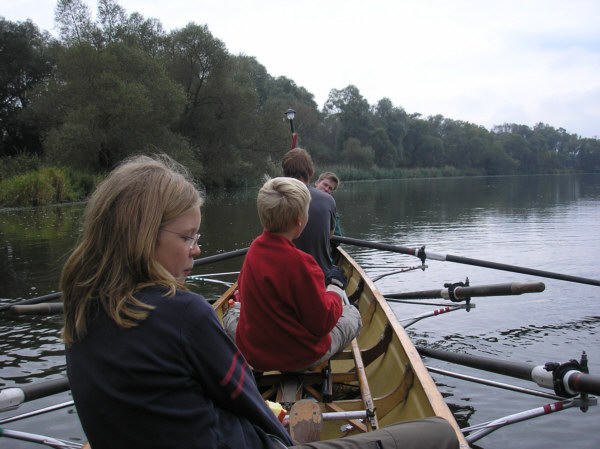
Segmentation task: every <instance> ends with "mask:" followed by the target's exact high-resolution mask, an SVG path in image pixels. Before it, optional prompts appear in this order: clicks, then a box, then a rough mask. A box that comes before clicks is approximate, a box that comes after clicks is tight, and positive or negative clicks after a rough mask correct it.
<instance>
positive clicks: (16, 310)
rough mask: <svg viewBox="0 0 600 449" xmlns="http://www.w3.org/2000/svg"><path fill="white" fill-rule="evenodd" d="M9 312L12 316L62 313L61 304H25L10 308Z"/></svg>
mask: <svg viewBox="0 0 600 449" xmlns="http://www.w3.org/2000/svg"><path fill="white" fill-rule="evenodd" d="M9 311H10V313H11V314H13V315H57V314H59V313H62V312H63V304H62V302H44V303H42V304H27V305H24V306H12V307H11V308H10V309H9Z"/></svg>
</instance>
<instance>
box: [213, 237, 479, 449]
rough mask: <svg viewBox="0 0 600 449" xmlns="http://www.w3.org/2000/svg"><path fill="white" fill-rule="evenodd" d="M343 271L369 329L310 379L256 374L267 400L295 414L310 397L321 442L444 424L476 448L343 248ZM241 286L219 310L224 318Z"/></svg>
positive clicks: (351, 296) (300, 375)
mask: <svg viewBox="0 0 600 449" xmlns="http://www.w3.org/2000/svg"><path fill="white" fill-rule="evenodd" d="M335 258H336V259H335V263H336V265H338V266H339V267H340V268H342V269H343V270H344V272H345V273H346V275H347V277H348V286H347V288H346V293H347V295H348V297H349V299H350V300H351V301H352V302H354V303H355V304H356V305H357V306H358V308H359V310H360V313H361V316H362V321H363V328H362V330H361V332H360V334H359V335H358V337H357V338H355V339H354V340H353V342H352V343H351V345H350V346H349V347H348V348H346V349H345V350H344V351H343V352H342V353H340V354H338V355H336V356H334V358H333V359H332V360H330V361H329V362H328V363H326V364H325V365H324V366H320V367H317V369H314V370H312V371H307V372H305V373H280V372H261V373H255V374H256V380H257V384H258V386H259V388H260V390H261V392H262V394H263V397H264V399H265V400H269V401H273V402H276V403H279V404H281V405H282V406H283V407H284V409H287V410H289V409H290V408H291V407H293V406H294V404H295V403H296V402H298V401H301V400H303V399H304V398H306V397H310V398H312V399H316V400H317V402H318V404H319V408H320V411H321V414H322V416H323V421H322V428H321V433H320V436H319V438H320V439H321V440H326V439H333V438H340V437H345V436H348V435H355V434H360V433H363V432H369V431H373V430H376V429H378V428H382V427H385V426H389V425H391V424H395V423H400V422H405V421H410V420H417V419H423V418H429V417H434V416H439V417H442V418H444V419H445V420H446V421H448V422H449V423H450V424H451V426H452V427H453V428H454V430H455V432H456V435H457V438H458V440H459V442H460V447H461V448H467V447H468V444H467V442H466V440H465V438H464V436H463V434H462V432H461V431H460V428H459V426H458V424H457V422H456V420H455V418H454V417H453V415H452V413H451V412H450V409H449V408H448V406H447V405H446V403H445V402H444V399H443V398H442V395H441V393H440V391H439V390H438V388H437V386H436V385H435V383H434V381H433V379H432V378H431V376H430V375H429V373H428V371H427V369H426V368H425V366H424V364H423V362H422V361H421V358H420V356H419V353H418V352H417V349H416V348H415V346H414V345H413V343H412V342H411V340H410V339H409V337H408V335H407V333H406V332H405V330H404V328H403V327H402V326H401V325H400V323H399V322H398V320H397V318H396V316H395V314H394V312H393V311H392V309H391V308H390V307H389V305H388V304H387V302H386V301H385V299H384V298H383V296H382V295H381V293H380V292H379V291H378V290H377V288H376V287H375V284H374V283H373V282H372V281H371V279H369V277H368V276H367V275H366V273H365V272H364V271H363V269H362V268H361V267H360V266H359V265H358V264H357V263H356V262H355V261H354V260H353V259H352V258H351V257H350V256H349V255H348V253H346V252H345V251H344V250H343V249H341V248H338V250H337V251H336V255H335ZM236 288H237V286H236V285H233V286H232V287H230V288H229V289H228V290H227V291H226V292H225V293H224V294H223V295H222V296H221V297H220V298H219V299H218V300H217V301H216V302H215V303H214V308H215V311H216V313H217V315H218V316H219V317H220V318H222V317H223V315H224V314H225V313H226V312H227V310H228V308H229V307H231V305H230V303H231V301H230V300H231V299H233V296H234V292H235V290H236Z"/></svg>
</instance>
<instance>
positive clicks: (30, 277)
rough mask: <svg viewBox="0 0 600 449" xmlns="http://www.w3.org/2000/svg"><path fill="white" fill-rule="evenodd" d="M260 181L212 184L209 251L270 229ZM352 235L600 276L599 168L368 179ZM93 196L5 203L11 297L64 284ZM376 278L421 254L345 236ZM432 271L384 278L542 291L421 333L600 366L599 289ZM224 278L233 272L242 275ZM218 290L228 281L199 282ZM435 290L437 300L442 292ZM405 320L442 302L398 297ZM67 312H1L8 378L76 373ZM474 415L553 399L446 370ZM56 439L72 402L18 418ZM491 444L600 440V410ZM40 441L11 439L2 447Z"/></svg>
mask: <svg viewBox="0 0 600 449" xmlns="http://www.w3.org/2000/svg"><path fill="white" fill-rule="evenodd" d="M255 195H256V192H255V191H252V190H249V191H242V192H236V193H228V194H223V195H216V196H212V197H210V198H209V199H208V201H207V203H206V206H205V207H204V209H203V221H202V226H201V229H200V232H201V234H202V238H201V243H202V250H203V256H210V255H213V254H216V253H219V252H225V251H231V250H234V249H239V248H245V247H247V246H248V245H249V244H250V242H251V241H252V239H253V238H254V237H255V236H256V235H258V233H259V232H260V224H259V221H258V218H257V215H256V209H255ZM335 198H336V201H337V204H338V210H339V212H340V214H341V224H342V231H343V233H344V235H345V236H348V237H354V238H359V239H364V240H371V241H377V242H384V243H390V244H395V245H400V246H404V247H421V246H423V245H425V246H426V249H427V250H428V251H430V252H434V253H438V254H452V255H457V256H465V257H471V258H476V259H483V260H489V261H494V262H501V263H506V264H511V265H518V266H524V267H530V268H536V269H541V270H547V271H555V272H559V273H565V274H571V275H575V276H582V277H588V278H594V279H599V278H600V270H599V269H598V255H599V254H600V176H599V175H584V176H570V175H569V176H539V177H493V178H462V179H426V180H405V181H377V182H356V183H345V184H342V186H341V187H340V189H338V191H337V192H336V193H335ZM82 207H83V206H82V205H81V204H76V205H69V206H55V207H47V208H35V209H18V210H14V209H13V210H2V211H0V286H1V287H2V292H1V293H0V297H2V298H6V299H4V300H2V302H10V301H14V300H17V299H24V298H30V297H34V296H39V295H43V294H46V293H50V292H53V291H56V289H57V280H58V277H59V274H60V268H61V266H62V264H63V263H64V260H65V256H66V255H67V254H68V252H69V250H70V249H71V248H72V247H73V245H74V244H75V241H76V238H77V235H78V232H79V229H80V226H81V214H82ZM345 249H346V250H347V251H348V252H349V253H350V254H351V255H352V256H353V257H354V258H355V259H356V260H357V261H358V262H359V263H360V264H361V265H362V266H363V267H364V268H365V269H366V271H367V272H368V273H369V274H370V275H371V277H373V278H376V277H377V276H380V275H383V274H387V273H390V272H393V271H397V270H398V269H400V268H401V267H410V266H415V265H418V264H420V261H419V259H416V258H414V257H410V256H404V255H400V254H396V253H386V252H381V251H377V250H370V249H364V248H359V247H352V246H345ZM241 262H242V259H232V260H229V261H225V262H221V263H218V264H214V265H211V266H205V267H200V268H198V269H197V273H195V274H209V273H227V272H230V271H237V270H239V267H240V265H241ZM426 264H427V266H428V267H427V269H426V270H425V271H422V270H420V269H419V270H415V271H411V272H408V273H403V274H393V275H389V276H385V277H383V278H381V279H380V280H379V281H377V286H378V287H379V289H380V290H381V292H382V293H384V294H385V293H399V292H405V291H418V290H431V289H441V288H442V287H443V284H444V283H446V282H459V281H465V279H466V278H468V279H469V281H470V283H471V285H484V284H493V283H504V282H538V281H543V282H544V283H545V285H546V289H545V291H544V292H542V293H535V294H527V295H521V296H506V297H493V298H475V299H473V301H472V303H474V304H475V308H474V309H472V310H471V311H470V312H466V311H464V310H461V311H456V312H452V313H449V314H446V315H441V316H438V317H435V318H428V319H425V320H422V321H419V322H417V323H416V324H414V325H412V326H410V327H409V328H408V329H407V330H408V331H409V334H410V335H411V336H412V337H413V339H414V341H415V342H416V343H418V344H422V345H430V346H433V347H438V348H444V349H450V350H452V351H459V352H469V353H472V354H478V355H483V356H486V357H495V358H499V359H505V360H511V361H516V362H524V363H528V364H532V365H533V364H536V365H537V364H544V363H546V362H548V361H556V362H566V361H568V360H569V359H579V358H580V356H581V353H582V351H586V352H587V354H588V357H589V367H590V372H591V373H592V374H595V375H600V334H599V329H600V287H595V286H589V285H582V284H576V283H571V282H565V281H557V280H552V279H543V278H537V277H534V276H528V275H522V274H517V273H510V272H505V271H497V270H490V269H485V268H479V267H473V266H468V265H462V264H456V263H452V262H440V261H435V260H428V261H427V262H426ZM218 279H220V280H224V281H233V280H234V279H235V275H223V276H219V277H218ZM192 288H193V289H194V290H196V291H198V292H200V293H202V294H204V295H205V296H206V297H207V298H214V297H217V296H218V295H219V294H220V293H222V292H223V290H224V287H223V286H222V285H218V284H214V283H204V282H202V283H196V284H194V285H193V287H192ZM434 302H435V301H434ZM391 304H392V308H393V309H394V311H395V313H396V314H397V315H398V317H399V319H401V320H403V319H407V318H410V317H413V316H415V315H418V314H421V313H424V312H428V311H431V310H434V309H436V308H439V307H437V306H431V305H404V304H398V303H391ZM60 327H61V319H60V318H59V317H56V316H54V317H12V316H8V315H6V314H0V335H1V338H0V387H6V386H13V385H19V384H24V383H29V382H35V381H40V380H46V379H52V378H57V377H60V376H62V375H64V372H65V365H64V351H63V347H62V344H61V342H60V339H59V333H60ZM425 363H426V365H428V366H431V367H437V368H441V369H445V370H448V371H455V372H459V373H464V374H469V375H472V376H476V377H485V378H488V379H492V380H496V381H499V382H506V383H511V384H514V385H519V386H524V387H529V388H538V387H537V386H535V384H533V383H531V382H526V381H520V380H517V379H511V378H507V377H504V376H500V375H495V374H491V373H485V372H482V371H478V370H474V369H470V368H466V367H456V366H452V365H450V364H448V363H446V362H442V361H436V360H432V359H426V360H425ZM433 378H434V379H435V381H436V383H437V384H438V386H439V388H440V390H441V391H442V393H443V395H444V396H445V397H446V400H447V402H448V404H449V405H450V407H451V409H452V410H453V412H454V413H455V415H456V416H457V419H458V421H459V423H460V424H461V426H463V427H465V426H469V425H474V424H478V423H481V422H486V421H489V420H492V419H495V418H499V417H502V416H505V415H508V414H512V413H516V412H520V411H523V410H527V409H531V408H535V407H540V406H542V405H544V404H546V403H548V402H552V401H551V400H547V399H542V398H537V397H533V396H525V395H523V394H520V393H514V392H509V391H506V390H500V389H494V388H490V387H486V386H482V385H478V384H473V383H468V382H466V381H462V380H457V379H454V378H451V377H447V376H441V375H438V374H434V375H433ZM68 400H70V396H69V395H68V393H64V394H61V395H57V396H53V397H51V398H45V399H42V400H38V401H34V402H31V403H26V404H23V405H22V406H21V407H20V408H19V409H18V410H13V411H9V412H4V413H1V414H0V420H1V419H3V418H5V417H7V416H12V415H16V414H19V413H23V412H25V411H29V410H35V409H38V408H41V407H44V406H48V405H54V404H57V403H59V402H64V401H68ZM5 427H6V428H9V429H15V430H24V431H31V432H35V433H43V434H46V435H50V436H53V437H57V438H65V439H67V438H68V439H74V440H77V439H83V438H84V436H83V434H82V432H81V429H80V428H79V426H78V425H77V420H76V416H75V412H74V410H73V408H72V407H71V408H65V409H63V410H60V411H56V412H52V413H49V414H45V415H42V416H38V417H35V418H29V419H25V420H20V421H17V422H13V423H10V424H6V425H5ZM477 445H478V446H479V447H482V448H485V449H494V448H505V447H517V448H539V447H542V446H546V447H568V448H589V449H591V448H594V449H595V448H597V447H600V410H599V408H598V407H597V406H596V407H591V408H590V409H589V410H588V411H587V413H582V412H581V411H580V410H579V409H575V408H573V409H569V410H566V411H563V412H560V413H556V414H553V415H549V416H544V417H541V418H536V419H533V420H530V421H526V422H523V423H519V424H514V425H511V426H510V427H505V428H503V429H500V430H497V431H496V432H494V433H492V434H490V435H488V436H487V437H485V438H484V439H482V440H480V441H478V442H477ZM13 447H14V448H21V447H23V448H27V447H29V448H31V447H35V445H32V444H29V443H19V442H15V441H13V440H7V439H2V438H0V448H13Z"/></svg>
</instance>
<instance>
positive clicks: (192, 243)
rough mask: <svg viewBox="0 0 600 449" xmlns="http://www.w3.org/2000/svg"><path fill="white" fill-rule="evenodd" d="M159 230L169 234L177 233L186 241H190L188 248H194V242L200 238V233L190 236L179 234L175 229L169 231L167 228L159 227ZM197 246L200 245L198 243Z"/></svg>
mask: <svg viewBox="0 0 600 449" xmlns="http://www.w3.org/2000/svg"><path fill="white" fill-rule="evenodd" d="M161 231H165V232H170V233H171V234H175V235H178V236H179V237H181V238H182V239H184V240H185V241H186V242H190V249H193V248H194V245H195V244H196V243H198V239H199V238H200V234H194V236H193V237H190V236H189V235H184V234H180V233H179V232H175V231H169V230H168V229H161ZM198 246H200V245H198Z"/></svg>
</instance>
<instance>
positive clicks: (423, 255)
mask: <svg viewBox="0 0 600 449" xmlns="http://www.w3.org/2000/svg"><path fill="white" fill-rule="evenodd" d="M331 241H332V242H339V243H347V244H348V245H355V246H362V247H364V248H373V249H380V250H383V251H391V252H394V253H400V254H407V255H409V256H415V257H418V258H419V259H421V261H422V262H423V263H425V260H426V259H427V258H430V259H433V260H440V261H442V262H445V261H447V262H456V263H463V264H466V265H474V266H478V267H484V268H492V269H494V270H504V271H511V272H514V273H522V274H529V275H532V276H540V277H546V278H550V279H558V280H561V281H569V282H577V283H579V284H589V285H596V286H600V280H598V279H589V278H583V277H579V276H571V275H569V274H561V273H554V272H552V271H544V270H537V269H535V268H526V267H519V266H516V265H508V264H503V263H497V262H488V261H486V260H479V259H471V258H468V257H461V256H453V255H451V254H437V253H431V252H425V247H422V248H406V247H403V246H396V245H389V244H386V243H377V242H368V241H366V240H359V239H354V238H349V237H340V236H338V235H334V236H332V237H331Z"/></svg>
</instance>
